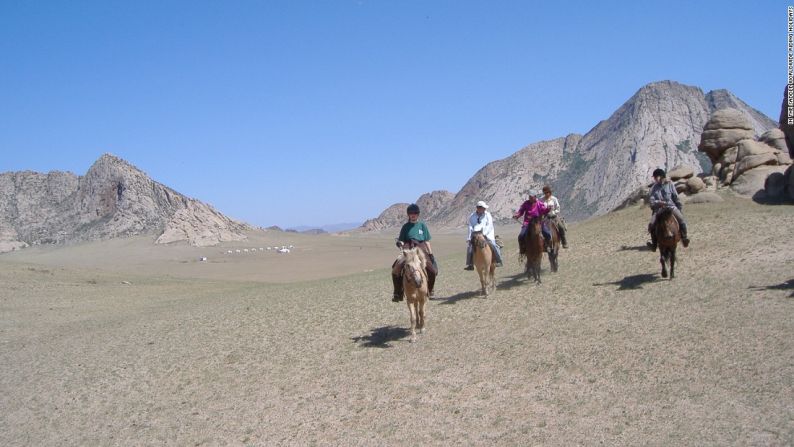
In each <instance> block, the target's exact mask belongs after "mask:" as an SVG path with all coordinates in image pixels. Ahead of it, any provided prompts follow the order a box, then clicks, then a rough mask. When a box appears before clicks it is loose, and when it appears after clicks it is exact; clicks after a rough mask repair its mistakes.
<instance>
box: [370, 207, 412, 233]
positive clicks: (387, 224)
mask: <svg viewBox="0 0 794 447" xmlns="http://www.w3.org/2000/svg"><path fill="white" fill-rule="evenodd" d="M408 205H410V204H409V203H395V204H394V205H392V206H390V207H388V208H386V209H385V210H383V212H382V213H380V215H379V216H378V217H376V218H374V219H368V220H367V221H365V222H364V224H363V225H361V228H362V229H363V230H364V231H376V230H382V229H384V228H394V227H399V226H400V225H402V224H403V223H405V209H406V208H407V207H408Z"/></svg>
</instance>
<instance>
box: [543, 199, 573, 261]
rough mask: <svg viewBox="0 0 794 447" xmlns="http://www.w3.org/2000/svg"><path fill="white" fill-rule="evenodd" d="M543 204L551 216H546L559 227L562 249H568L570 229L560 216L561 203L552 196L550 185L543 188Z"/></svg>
mask: <svg viewBox="0 0 794 447" xmlns="http://www.w3.org/2000/svg"><path fill="white" fill-rule="evenodd" d="M543 204H544V205H546V208H548V209H549V214H547V215H546V216H547V217H548V218H549V220H550V221H551V222H552V223H553V224H554V225H556V226H557V232H558V233H560V242H562V248H568V238H567V237H566V233H567V232H568V228H566V227H565V220H564V219H563V218H562V216H560V201H559V200H557V198H556V197H554V196H553V195H552V194H551V187H550V186H549V185H546V186H544V187H543Z"/></svg>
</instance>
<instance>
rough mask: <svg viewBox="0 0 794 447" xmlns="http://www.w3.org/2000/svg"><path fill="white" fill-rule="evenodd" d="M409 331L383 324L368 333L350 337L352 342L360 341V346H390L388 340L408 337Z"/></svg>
mask: <svg viewBox="0 0 794 447" xmlns="http://www.w3.org/2000/svg"><path fill="white" fill-rule="evenodd" d="M410 333H411V331H410V330H408V329H406V328H404V327H398V326H383V327H379V328H375V329H372V331H371V333H370V334H369V335H362V336H360V337H352V338H351V340H353V343H361V347H362V348H391V347H392V346H391V345H390V344H389V342H392V341H396V340H400V339H403V338H405V337H408V335H410Z"/></svg>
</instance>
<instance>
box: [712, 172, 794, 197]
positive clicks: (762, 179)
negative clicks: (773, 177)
mask: <svg viewBox="0 0 794 447" xmlns="http://www.w3.org/2000/svg"><path fill="white" fill-rule="evenodd" d="M785 170H786V166H759V167H757V168H755V169H750V170H749V171H746V172H744V173H743V174H742V175H741V176H737V177H736V178H735V179H734V181H733V182H732V183H731V190H732V191H733V192H735V193H736V194H739V195H740V196H744V197H753V196H754V195H755V194H756V193H758V192H763V191H764V184H765V183H766V178H767V177H769V174H771V173H773V172H785ZM698 195H700V194H698Z"/></svg>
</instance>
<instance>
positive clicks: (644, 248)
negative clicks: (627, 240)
mask: <svg viewBox="0 0 794 447" xmlns="http://www.w3.org/2000/svg"><path fill="white" fill-rule="evenodd" d="M618 251H651V249H650V248H648V246H647V245H635V246H633V247H629V246H628V245H621V246H620V248H619V249H618Z"/></svg>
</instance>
